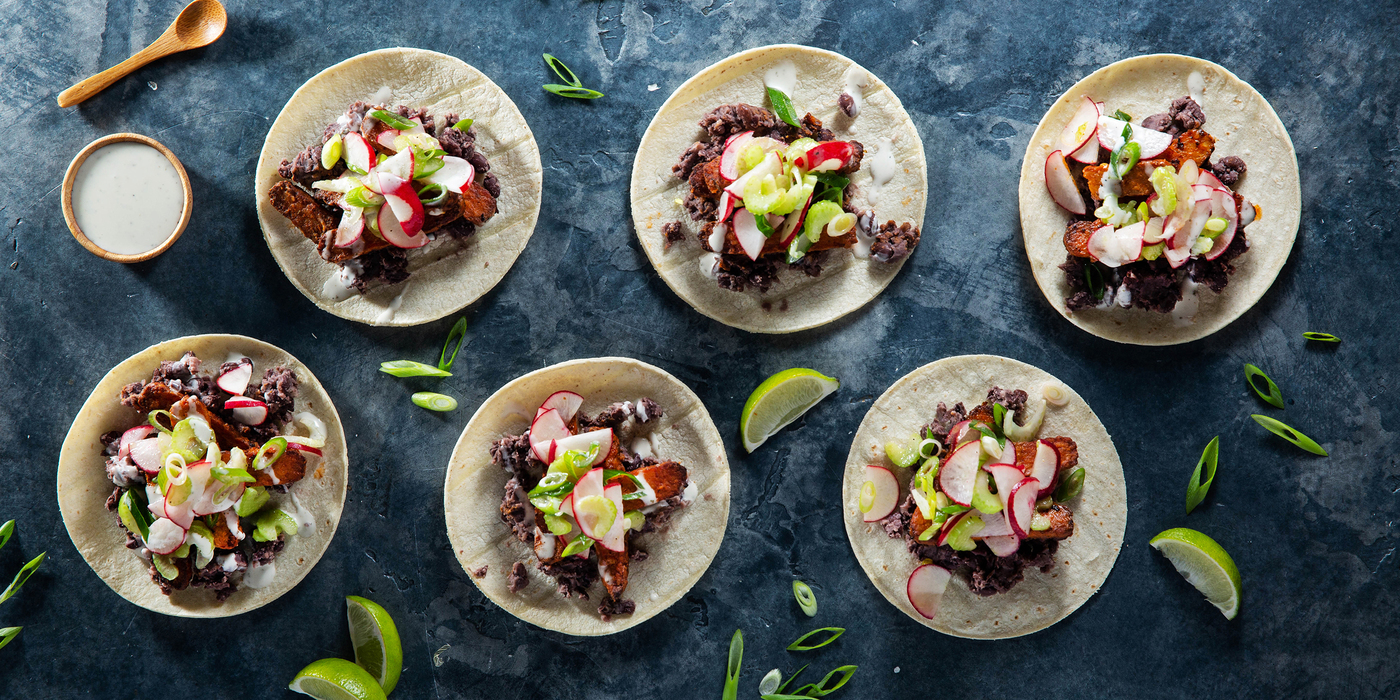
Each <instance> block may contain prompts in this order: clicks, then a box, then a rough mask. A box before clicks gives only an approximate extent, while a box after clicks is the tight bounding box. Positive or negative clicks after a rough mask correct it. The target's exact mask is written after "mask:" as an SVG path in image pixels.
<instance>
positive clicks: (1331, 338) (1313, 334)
mask: <svg viewBox="0 0 1400 700" xmlns="http://www.w3.org/2000/svg"><path fill="white" fill-rule="evenodd" d="M1303 337H1304V338H1307V339H1308V340H1316V341H1319V342H1323V343H1340V342H1342V339H1341V338H1338V337H1337V336H1335V335H1332V334H1331V333H1318V332H1317V331H1308V332H1306V333H1304V334H1303Z"/></svg>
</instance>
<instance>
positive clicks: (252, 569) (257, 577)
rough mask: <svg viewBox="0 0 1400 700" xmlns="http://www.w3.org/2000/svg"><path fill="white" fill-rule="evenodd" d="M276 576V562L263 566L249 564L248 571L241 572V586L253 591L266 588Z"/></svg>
mask: <svg viewBox="0 0 1400 700" xmlns="http://www.w3.org/2000/svg"><path fill="white" fill-rule="evenodd" d="M276 576H277V562H271V563H268V564H263V565H258V564H249V565H248V570H247V571H245V572H243V585H245V586H247V587H249V588H253V589H258V588H267V587H268V586H269V585H271V584H272V579H273V578H275V577H276Z"/></svg>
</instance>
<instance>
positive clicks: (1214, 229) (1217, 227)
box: [1201, 216, 1230, 238]
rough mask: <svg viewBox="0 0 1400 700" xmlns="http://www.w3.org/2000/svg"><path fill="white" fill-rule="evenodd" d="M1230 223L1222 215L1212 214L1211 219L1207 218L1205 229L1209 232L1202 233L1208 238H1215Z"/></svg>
mask: <svg viewBox="0 0 1400 700" xmlns="http://www.w3.org/2000/svg"><path fill="white" fill-rule="evenodd" d="M1229 223H1230V222H1228V221H1226V220H1225V219H1224V218H1222V217H1219V216H1212V217H1210V218H1209V219H1206V228H1205V231H1208V232H1209V233H1205V232H1202V233H1201V235H1202V236H1205V237H1207V238H1215V237H1216V236H1218V235H1220V233H1221V232H1222V231H1224V230H1225V227H1226V226H1227V225H1229Z"/></svg>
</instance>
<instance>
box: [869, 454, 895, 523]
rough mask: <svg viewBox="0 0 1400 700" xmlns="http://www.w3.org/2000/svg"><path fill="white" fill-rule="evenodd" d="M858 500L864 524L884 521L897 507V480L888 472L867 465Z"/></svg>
mask: <svg viewBox="0 0 1400 700" xmlns="http://www.w3.org/2000/svg"><path fill="white" fill-rule="evenodd" d="M867 490H868V491H869V493H868V498H867ZM859 500H860V504H859V505H860V509H861V511H862V513H863V518H864V520H865V522H867V523H873V522H877V521H880V520H884V519H885V518H887V517H889V515H890V513H893V512H894V509H895V506H897V505H899V480H898V479H896V478H895V476H894V473H893V472H891V471H890V470H888V469H886V468H884V467H881V466H878V465H875V464H868V465H866V467H865V483H864V484H862V485H861V487H860V499H859ZM867 505H868V506H869V507H868V508H867Z"/></svg>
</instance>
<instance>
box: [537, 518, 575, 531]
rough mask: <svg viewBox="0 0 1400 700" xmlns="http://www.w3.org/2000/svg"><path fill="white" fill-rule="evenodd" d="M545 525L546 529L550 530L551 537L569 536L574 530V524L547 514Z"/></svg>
mask: <svg viewBox="0 0 1400 700" xmlns="http://www.w3.org/2000/svg"><path fill="white" fill-rule="evenodd" d="M544 524H545V527H547V528H549V534H551V535H567V534H569V531H570V530H573V529H574V526H573V524H572V523H570V522H569V521H568V520H565V519H564V518H562V517H560V516H558V515H548V514H546V515H545V516H544Z"/></svg>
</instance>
